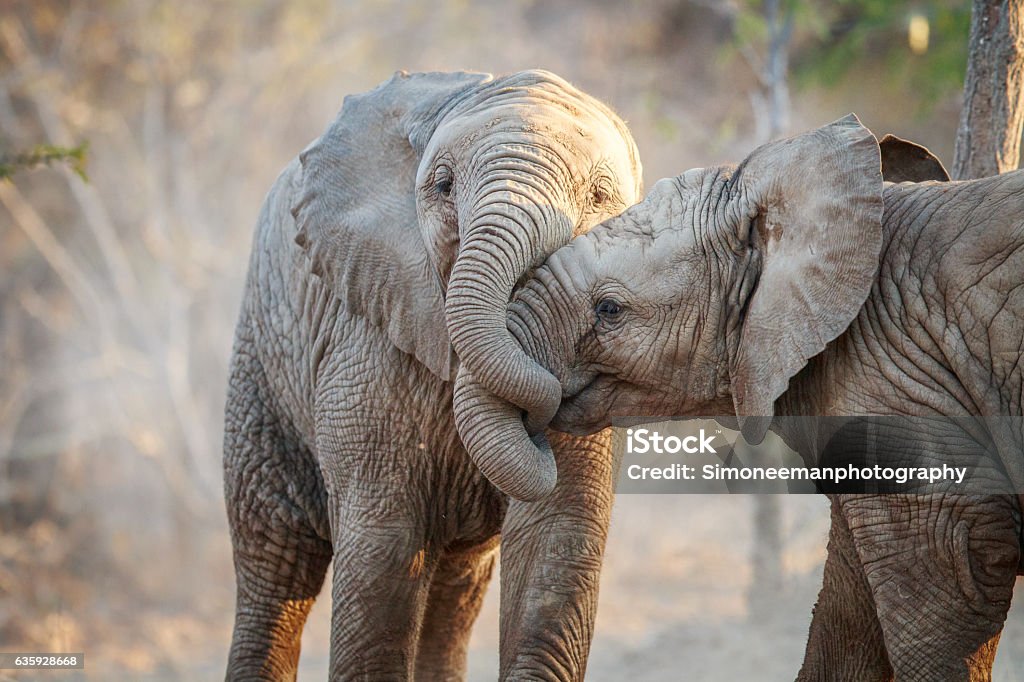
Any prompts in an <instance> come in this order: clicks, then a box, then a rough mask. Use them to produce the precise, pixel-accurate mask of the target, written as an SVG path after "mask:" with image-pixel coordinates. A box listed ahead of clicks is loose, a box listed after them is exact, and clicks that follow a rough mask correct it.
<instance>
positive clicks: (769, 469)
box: [613, 416, 1024, 495]
mask: <svg viewBox="0 0 1024 682" xmlns="http://www.w3.org/2000/svg"><path fill="white" fill-rule="evenodd" d="M626 424H628V426H627V425H626ZM626 424H624V425H622V426H616V428H615V429H614V430H613V433H614V437H613V443H614V446H615V448H616V450H617V452H616V455H617V457H618V461H619V462H620V463H621V465H620V467H619V471H618V476H617V481H616V491H617V492H620V493H724V492H756V493H820V492H825V493H914V494H922V493H964V494H985V495H988V494H1009V493H1024V454H1022V453H1024V418H1021V417H892V416H867V417H776V418H774V419H772V420H771V423H770V428H769V429H768V431H767V432H766V433H764V438H763V439H762V440H761V441H760V442H759V443H757V444H750V443H747V442H746V441H745V440H744V439H743V438H742V437H741V436H740V435H739V433H737V431H735V430H733V429H729V428H727V427H726V426H723V424H729V425H732V426H736V420H735V419H734V418H729V417H723V418H721V419H720V420H717V419H715V420H712V419H692V418H688V419H664V420H659V421H654V420H649V422H648V423H644V420H642V419H629V420H627V422H626Z"/></svg>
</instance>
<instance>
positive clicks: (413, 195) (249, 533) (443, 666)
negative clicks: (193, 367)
mask: <svg viewBox="0 0 1024 682" xmlns="http://www.w3.org/2000/svg"><path fill="white" fill-rule="evenodd" d="M639 178H640V166H639V162H638V160H637V155H636V149H635V146H634V143H633V141H632V138H631V137H630V135H629V133H628V131H627V130H626V128H625V126H624V125H623V123H622V122H621V121H620V120H619V119H618V118H617V117H616V116H615V114H613V113H612V112H611V111H610V110H608V109H607V108H606V107H604V106H603V105H602V104H600V103H599V102H597V101H596V100H594V99H592V98H591V97H589V96H587V95H585V94H583V93H581V92H579V91H578V90H576V89H575V88H573V87H572V86H571V85H569V84H568V83H566V82H565V81H563V80H561V79H560V78H558V77H557V76H554V75H553V74H550V73H547V72H543V71H528V72H522V73H518V74H514V75H511V76H507V77H503V78H497V79H492V78H491V77H490V76H487V75H484V74H473V73H449V74H439V73H434V74H414V75H408V74H404V73H399V74H396V76H395V77H394V78H392V79H391V80H390V81H388V82H386V83H384V84H382V85H381V86H379V87H378V88H377V89H375V90H373V91H371V92H368V93H365V94H363V95H358V96H352V97H348V98H346V100H345V103H344V106H343V107H342V111H341V113H340V114H339V115H338V118H337V119H336V120H335V121H334V123H332V124H331V126H330V127H329V128H328V129H327V131H326V132H325V133H324V134H323V135H322V136H321V137H320V138H319V139H318V140H317V141H315V142H314V143H313V144H311V145H310V146H309V147H308V148H307V149H306V150H305V151H304V152H302V154H301V155H300V156H299V159H298V160H296V161H295V162H293V163H292V164H291V165H289V166H288V168H286V169H285V171H284V172H283V173H282V174H281V176H280V177H279V178H278V180H277V182H276V184H275V185H274V187H273V189H271V191H270V194H269V196H268V197H267V200H266V203H265V205H264V207H263V211H262V214H261V216H260V219H259V224H258V226H257V230H256V236H255V242H254V248H253V252H252V258H251V262H250V267H249V277H248V282H247V284H246V291H245V295H244V302H243V305H242V312H241V317H240V320H239V323H238V329H237V335H236V341H235V349H234V358H233V362H232V368H231V376H230V384H229V395H228V399H227V410H226V419H225V432H226V433H225V453H224V467H225V496H226V501H227V511H228V517H229V521H230V526H231V536H232V543H233V546H234V560H235V570H236V577H237V585H238V592H237V607H236V615H235V629H234V637H233V641H232V646H231V653H230V660H229V663H228V674H227V676H228V678H229V679H293V678H294V676H295V671H296V666H297V663H298V655H299V641H300V635H301V632H302V627H303V623H304V622H305V619H306V616H307V614H308V613H309V610H310V607H311V606H312V604H313V600H314V599H315V597H316V595H317V594H318V593H319V591H320V588H321V584H322V582H323V580H324V574H325V572H326V570H327V567H328V565H329V564H331V563H332V561H333V567H334V573H333V576H334V577H333V585H332V594H331V596H332V600H333V605H332V623H331V662H330V669H331V679H336V680H340V679H359V680H365V679H373V680H392V679H408V678H410V677H414V676H415V677H418V678H420V679H429V680H435V679H437V680H440V679H445V680H447V679H458V678H460V677H462V676H463V674H464V670H465V661H466V647H467V642H468V636H469V629H470V626H471V625H472V623H473V621H474V619H475V618H476V615H477V612H478V610H479V607H480V604H481V600H482V597H483V593H484V589H485V587H486V585H487V582H488V579H489V577H490V574H491V569H492V566H493V564H494V558H495V553H496V549H497V544H498V537H499V533H500V534H501V536H502V537H503V547H502V588H501V589H502V616H501V675H502V677H503V678H505V679H517V678H529V679H580V678H581V677H582V675H583V671H584V668H585V665H586V658H587V653H588V649H589V642H590V634H591V631H592V626H593V618H594V612H595V608H596V598H597V579H598V572H599V570H600V556H601V553H602V551H603V548H604V539H605V534H606V530H607V523H608V515H609V509H610V504H611V497H610V495H608V494H607V493H606V491H607V490H608V488H609V481H610V477H611V461H610V458H609V455H608V439H607V434H598V435H595V436H586V437H571V436H565V435H562V434H550V439H551V441H550V444H549V442H548V441H547V440H546V438H545V436H544V434H543V433H540V432H539V431H535V434H536V436H535V438H534V440H532V441H530V440H528V441H527V443H528V444H529V445H530V450H529V451H525V450H522V451H519V452H517V451H514V450H513V449H511V448H506V449H505V450H504V452H503V453H502V454H503V455H504V456H507V457H517V456H520V457H521V456H522V454H523V453H524V452H525V453H526V454H528V455H529V456H531V457H532V456H533V450H534V448H535V446H534V443H538V444H540V445H541V446H542V447H543V448H544V451H545V456H544V458H538V459H537V461H542V460H543V461H549V460H552V457H553V455H552V452H554V453H557V457H558V460H559V462H560V464H561V467H562V469H561V472H562V476H561V478H560V479H559V480H558V481H557V485H556V480H555V471H554V466H553V464H551V465H549V466H547V468H546V469H543V468H541V467H534V469H535V471H534V476H533V478H523V477H519V478H517V479H515V480H513V481H511V482H508V481H506V482H505V484H506V485H507V487H508V488H509V489H510V490H511V491H513V492H514V493H516V495H517V497H519V498H523V499H535V498H538V497H542V496H544V495H547V493H549V492H550V491H551V490H552V488H554V492H553V493H551V494H550V495H547V496H546V497H544V500H543V501H541V502H536V503H532V504H528V503H525V502H518V501H515V500H513V501H511V502H510V501H509V500H508V499H507V498H506V497H505V496H504V495H502V494H500V493H499V491H498V490H496V489H495V488H494V487H493V486H492V485H491V484H490V483H489V482H488V481H487V480H486V479H485V478H484V476H483V475H482V474H481V472H480V470H479V469H478V468H477V466H476V465H475V463H474V462H473V461H472V460H471V459H470V458H469V457H468V455H467V453H466V450H465V449H464V447H463V446H462V444H461V443H460V440H459V437H458V434H457V432H456V427H455V420H456V414H457V413H458V409H459V406H458V405H454V406H453V382H454V379H455V376H456V373H460V375H462V376H465V377H466V378H467V380H472V381H473V382H476V381H477V378H479V382H481V383H482V384H483V385H487V386H488V387H489V391H494V392H499V393H500V394H501V395H502V396H504V397H505V398H507V399H510V400H515V401H517V404H522V405H524V406H525V407H526V408H527V410H528V411H536V412H538V414H540V415H542V419H539V420H538V419H536V418H534V419H533V421H534V422H536V421H542V422H545V423H546V421H547V420H548V419H549V418H550V415H551V414H552V413H553V412H554V409H555V408H556V407H557V404H558V398H559V397H560V393H559V388H558V385H557V382H555V381H554V379H553V378H552V377H551V376H550V375H549V374H547V373H546V372H544V371H543V370H542V369H541V368H539V367H538V366H537V365H536V364H535V363H534V362H533V361H532V360H531V359H529V358H528V357H526V356H525V355H524V354H523V351H522V349H521V348H520V347H519V346H518V345H517V344H516V343H515V342H514V341H513V340H512V339H511V337H510V336H509V333H508V330H507V327H506V325H505V309H506V306H507V303H508V300H509V298H510V296H511V291H512V289H513V287H514V286H515V284H516V282H517V281H518V280H519V279H520V278H522V277H523V276H524V274H525V273H526V272H527V271H528V269H529V268H531V267H534V266H536V265H537V264H539V263H540V262H541V261H542V260H543V259H544V258H545V257H546V256H547V255H549V254H550V253H551V252H552V251H554V250H555V249H556V248H558V247H559V246H561V245H563V244H565V243H566V242H568V241H569V239H570V238H571V237H572V236H573V235H574V234H579V233H581V232H583V231H585V230H586V229H588V228H589V227H590V226H592V225H594V224H596V223H597V222H599V221H601V220H603V219H605V218H607V217H608V216H610V215H614V214H616V213H619V212H620V211H621V210H622V209H623V208H625V206H627V205H630V204H632V203H633V202H634V201H636V200H637V199H638V197H639V191H640V190H639ZM456 358H461V360H462V363H461V365H460V363H459V361H458V360H457V359H456ZM499 378H500V384H499V383H498V379H499ZM538 381H540V382H541V384H543V382H548V386H547V387H546V388H547V392H548V394H549V395H547V397H546V398H545V399H540V400H535V401H533V402H531V400H530V399H529V397H530V396H534V397H535V396H537V395H539V394H540V393H541V391H540V389H541V388H543V386H542V385H538V383H537V382H538ZM551 385H553V386H554V391H555V396H554V399H553V402H552V396H551V395H550V392H551ZM524 391H526V392H527V393H526V394H524ZM524 395H526V396H527V397H526V398H524ZM545 400H546V401H547V403H546V404H545V402H544V401H545ZM543 415H546V416H543ZM461 423H462V424H463V425H464V427H465V430H466V432H467V433H469V434H470V435H472V434H473V433H475V432H476V431H479V430H484V431H486V428H487V425H486V423H480V422H478V421H474V417H473V415H469V416H466V417H465V418H463V419H462V420H461ZM491 457H493V453H482V454H481V455H480V457H479V461H480V462H481V463H482V468H483V469H484V470H485V471H486V469H487V461H489V460H488V458H491ZM552 461H553V460H552ZM523 466H526V465H525V464H524V465H523ZM595 510H596V512H595ZM556 616H557V617H556Z"/></svg>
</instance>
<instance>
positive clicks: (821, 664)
mask: <svg viewBox="0 0 1024 682" xmlns="http://www.w3.org/2000/svg"><path fill="white" fill-rule="evenodd" d="M830 499H831V502H832V527H831V529H830V531H829V538H828V557H827V558H826V560H825V575H824V577H823V579H822V586H821V593H820V594H819V595H818V603H817V604H815V606H814V616H813V618H812V619H811V631H810V634H809V635H808V637H807V651H806V653H805V654H804V663H803V666H802V667H801V668H800V674H799V675H798V676H797V680H798V681H799V682H887V681H888V680H892V674H893V673H892V667H891V666H890V665H889V659H888V657H887V655H886V651H885V641H884V639H883V636H882V628H881V625H880V624H879V622H878V616H877V614H876V612H875V601H874V598H873V596H872V594H871V587H870V586H869V585H868V581H867V578H866V577H865V576H864V569H863V567H862V566H861V564H860V559H859V558H858V556H857V551H856V549H855V548H854V546H853V538H852V537H851V535H850V529H849V527H848V526H847V524H846V519H845V518H844V517H843V515H842V512H841V509H840V504H839V502H838V501H837V499H836V498H835V497H832V498H830Z"/></svg>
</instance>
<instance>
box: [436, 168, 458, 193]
mask: <svg viewBox="0 0 1024 682" xmlns="http://www.w3.org/2000/svg"><path fill="white" fill-rule="evenodd" d="M454 185H455V177H454V176H453V175H452V170H451V168H448V167H447V166H438V167H437V170H435V171H434V190H435V191H436V192H437V194H438V195H439V196H442V197H444V198H445V199H447V198H449V197H450V196H451V195H452V189H453V188H454Z"/></svg>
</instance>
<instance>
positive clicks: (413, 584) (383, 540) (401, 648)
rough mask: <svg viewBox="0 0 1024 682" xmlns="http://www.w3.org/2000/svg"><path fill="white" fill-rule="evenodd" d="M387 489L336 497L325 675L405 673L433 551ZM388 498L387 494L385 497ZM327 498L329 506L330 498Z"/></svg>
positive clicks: (399, 676)
mask: <svg viewBox="0 0 1024 682" xmlns="http://www.w3.org/2000/svg"><path fill="white" fill-rule="evenodd" d="M395 496H396V491H394V490H390V491H389V490H380V489H378V490H375V491H374V492H373V493H372V494H370V497H368V498H364V497H363V496H362V495H359V496H354V495H349V496H346V499H344V500H342V501H339V505H338V506H339V507H340V509H339V510H338V512H337V514H336V516H335V518H336V523H335V527H334V529H333V536H334V576H333V586H332V590H331V598H332V605H331V665H330V668H331V675H330V677H331V679H332V680H408V679H412V675H413V666H414V663H415V658H416V640H417V636H418V632H419V627H420V623H421V622H422V619H423V612H424V607H425V605H426V601H427V593H428V588H429V585H430V579H431V575H432V573H433V570H434V566H435V564H436V561H437V559H436V555H435V554H434V553H432V552H431V551H429V550H428V549H427V548H426V547H425V542H424V540H423V532H422V529H421V528H419V527H418V524H417V521H416V517H417V514H415V513H414V511H413V510H412V509H410V508H409V507H407V506H405V504H404V503H403V502H397V503H396V500H394V499H393V498H394V497H395ZM389 497H390V498H391V499H388V498H389ZM332 506H334V505H333V504H332Z"/></svg>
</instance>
